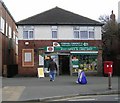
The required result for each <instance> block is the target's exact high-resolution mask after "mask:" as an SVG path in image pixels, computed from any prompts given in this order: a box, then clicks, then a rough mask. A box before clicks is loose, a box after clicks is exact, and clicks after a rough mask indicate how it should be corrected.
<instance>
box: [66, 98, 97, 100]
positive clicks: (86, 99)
mask: <svg viewBox="0 0 120 103" xmlns="http://www.w3.org/2000/svg"><path fill="white" fill-rule="evenodd" d="M95 100H96V99H94V98H93V99H72V100H68V101H95Z"/></svg>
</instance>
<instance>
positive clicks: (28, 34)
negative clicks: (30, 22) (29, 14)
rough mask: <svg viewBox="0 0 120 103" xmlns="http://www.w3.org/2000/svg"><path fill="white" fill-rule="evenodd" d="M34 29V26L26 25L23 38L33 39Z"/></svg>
mask: <svg viewBox="0 0 120 103" xmlns="http://www.w3.org/2000/svg"><path fill="white" fill-rule="evenodd" d="M33 38H34V29H33V28H32V27H25V28H24V30H23V39H33Z"/></svg>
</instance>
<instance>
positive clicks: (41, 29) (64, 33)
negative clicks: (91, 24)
mask: <svg viewBox="0 0 120 103" xmlns="http://www.w3.org/2000/svg"><path fill="white" fill-rule="evenodd" d="M23 28H24V26H18V32H19V40H21V39H23ZM34 34H35V38H34V39H35V40H51V39H52V38H51V26H43V25H41V26H34ZM57 39H62V40H72V39H74V37H73V26H58V38H57ZM95 40H101V27H100V26H96V27H95Z"/></svg>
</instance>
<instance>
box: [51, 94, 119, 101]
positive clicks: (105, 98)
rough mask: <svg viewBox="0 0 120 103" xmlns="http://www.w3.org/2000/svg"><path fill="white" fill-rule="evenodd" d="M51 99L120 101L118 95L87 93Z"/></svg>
mask: <svg viewBox="0 0 120 103" xmlns="http://www.w3.org/2000/svg"><path fill="white" fill-rule="evenodd" d="M53 101H120V97H118V95H116V94H114V95H89V96H75V97H70V98H63V99H57V100H53Z"/></svg>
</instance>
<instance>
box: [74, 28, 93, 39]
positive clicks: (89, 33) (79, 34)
mask: <svg viewBox="0 0 120 103" xmlns="http://www.w3.org/2000/svg"><path fill="white" fill-rule="evenodd" d="M73 36H74V38H76V39H81V40H82V39H83V40H89V39H94V37H95V33H94V27H79V26H75V27H73Z"/></svg>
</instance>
